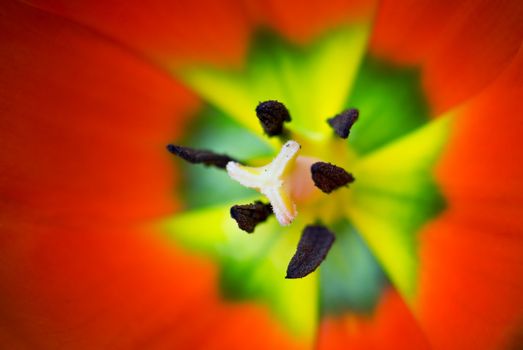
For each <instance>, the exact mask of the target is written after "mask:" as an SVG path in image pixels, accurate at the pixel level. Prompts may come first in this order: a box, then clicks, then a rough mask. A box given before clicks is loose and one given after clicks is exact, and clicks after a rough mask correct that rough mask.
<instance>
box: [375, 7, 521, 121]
mask: <svg viewBox="0 0 523 350" xmlns="http://www.w3.org/2000/svg"><path fill="white" fill-rule="evenodd" d="M522 17H523V3H521V2H520V1H505V2H494V1H430V0H424V1H412V0H405V1H401V2H400V3H398V1H388V0H386V1H384V2H383V4H382V6H381V7H380V10H379V12H378V16H377V21H376V26H375V31H374V34H373V38H372V45H371V50H372V52H373V53H375V54H377V55H379V56H385V57H387V58H389V59H392V60H395V61H398V62H403V63H410V64H420V65H422V67H423V71H424V77H423V78H424V85H425V88H426V89H427V90H428V94H429V98H430V100H431V102H432V105H433V109H434V110H435V111H436V113H439V112H441V111H444V110H446V109H448V108H450V107H452V106H454V105H456V104H458V103H460V102H462V101H464V100H466V99H467V98H469V97H471V96H473V95H475V94H476V93H478V92H479V91H480V90H481V89H483V88H484V87H485V86H487V85H488V84H489V83H490V82H492V81H493V80H494V79H495V78H496V77H497V76H498V75H499V74H500V72H502V70H503V69H504V67H506V66H507V65H508V64H509V63H510V61H511V59H512V58H513V57H514V55H515V54H516V52H517V50H518V49H519V46H520V45H521V40H522V39H523V21H521V18H522Z"/></svg>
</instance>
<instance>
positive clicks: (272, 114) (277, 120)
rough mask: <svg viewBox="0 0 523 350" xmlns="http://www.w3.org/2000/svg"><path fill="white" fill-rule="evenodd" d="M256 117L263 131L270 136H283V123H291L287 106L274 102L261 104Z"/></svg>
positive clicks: (257, 108)
mask: <svg viewBox="0 0 523 350" xmlns="http://www.w3.org/2000/svg"><path fill="white" fill-rule="evenodd" d="M256 115H257V116H258V119H259V120H260V123H261V125H262V127H263V130H264V131H265V133H266V134H267V135H269V136H277V135H281V133H282V132H283V123H284V122H289V121H291V116H290V114H289V111H288V110H287V108H286V107H285V105H284V104H283V103H281V102H278V101H273V100H269V101H265V102H260V104H258V106H257V107H256Z"/></svg>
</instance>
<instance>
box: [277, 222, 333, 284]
mask: <svg viewBox="0 0 523 350" xmlns="http://www.w3.org/2000/svg"><path fill="white" fill-rule="evenodd" d="M334 239H335V236H334V234H333V233H332V232H331V231H329V230H328V229H327V228H326V227H324V226H320V225H309V226H307V227H305V230H303V234H302V236H301V238H300V242H299V243H298V248H297V250H296V253H295V254H294V256H293V257H292V259H291V262H290V263H289V266H288V267H287V276H285V278H302V277H305V276H307V275H308V274H310V273H311V272H313V271H314V270H316V268H317V267H318V266H320V264H321V262H322V261H323V260H325V257H326V256H327V253H328V252H329V250H330V248H331V246H332V243H333V242H334Z"/></svg>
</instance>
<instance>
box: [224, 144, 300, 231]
mask: <svg viewBox="0 0 523 350" xmlns="http://www.w3.org/2000/svg"><path fill="white" fill-rule="evenodd" d="M299 150H300V145H299V144H298V143H297V142H296V141H287V142H286V143H285V144H284V145H283V147H282V149H281V151H280V153H279V154H278V155H277V156H276V158H274V160H273V161H272V162H271V163H269V164H267V165H266V166H263V167H258V168H255V167H248V166H244V165H240V164H238V163H236V162H229V163H228V164H227V173H228V174H229V176H230V177H231V178H232V179H234V180H236V181H238V182H239V183H240V184H242V185H243V186H245V187H249V188H254V189H257V190H258V191H260V192H261V193H262V194H263V195H264V196H265V197H267V199H269V201H270V202H271V205H272V210H273V212H274V215H276V219H277V220H278V222H279V223H280V224H281V225H283V226H286V225H289V224H290V223H291V222H292V221H293V220H294V218H295V217H296V215H297V214H298V213H297V211H296V206H295V205H294V203H293V202H292V201H291V199H290V195H289V189H288V188H287V186H283V177H284V175H286V174H287V172H289V171H290V168H291V167H292V165H293V163H294V160H295V159H296V156H297V153H298V151H299Z"/></svg>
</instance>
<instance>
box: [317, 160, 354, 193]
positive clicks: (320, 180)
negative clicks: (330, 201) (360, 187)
mask: <svg viewBox="0 0 523 350" xmlns="http://www.w3.org/2000/svg"><path fill="white" fill-rule="evenodd" d="M311 173H312V181H314V184H315V185H316V187H318V188H319V189H320V190H322V191H323V192H325V193H331V192H332V191H334V190H336V189H338V188H340V187H342V186H345V185H347V184H348V183H351V182H354V180H355V179H354V176H352V174H350V173H348V172H346V171H345V169H343V168H340V167H338V166H336V165H333V164H330V163H324V162H317V163H314V164H313V165H312V166H311Z"/></svg>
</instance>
